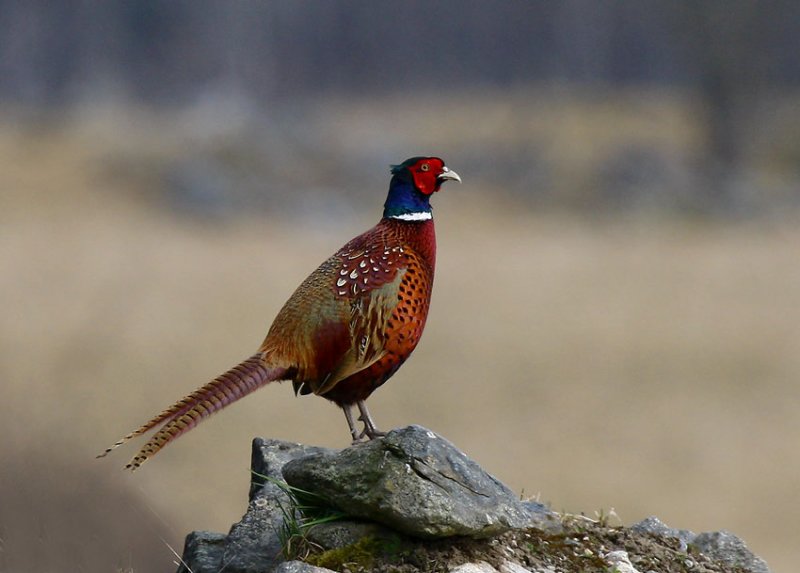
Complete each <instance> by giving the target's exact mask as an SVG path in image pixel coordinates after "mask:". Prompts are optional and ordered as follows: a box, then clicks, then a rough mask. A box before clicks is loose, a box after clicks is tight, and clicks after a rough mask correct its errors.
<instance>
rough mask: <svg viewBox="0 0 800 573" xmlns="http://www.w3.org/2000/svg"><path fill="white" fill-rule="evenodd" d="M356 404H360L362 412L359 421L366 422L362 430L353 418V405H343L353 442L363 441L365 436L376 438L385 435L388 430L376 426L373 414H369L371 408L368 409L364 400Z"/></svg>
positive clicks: (359, 407)
mask: <svg viewBox="0 0 800 573" xmlns="http://www.w3.org/2000/svg"><path fill="white" fill-rule="evenodd" d="M356 406H358V411H359V413H360V416H359V417H358V421H359V422H361V423H363V424H364V428H363V429H362V430H361V431H359V429H358V428H357V427H356V420H355V419H354V418H353V406H352V405H350V404H348V405H345V406H342V410H343V411H344V417H345V418H346V419H347V425H348V426H349V427H350V436H351V437H352V438H353V441H352V444H353V445H355V444H358V443H361V442H362V441H363V440H364V438H369V439H370V440H374V439H375V438H381V437H383V436H385V435H386V432H381V431H380V430H379V429H378V428H377V427H376V426H375V421H374V420H373V419H372V416H370V415H369V410H367V404H366V403H365V402H364V400H360V401H358V402H356Z"/></svg>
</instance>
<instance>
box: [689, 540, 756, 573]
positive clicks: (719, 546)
mask: <svg viewBox="0 0 800 573" xmlns="http://www.w3.org/2000/svg"><path fill="white" fill-rule="evenodd" d="M691 544H692V546H693V547H695V548H696V549H697V550H698V551H700V553H703V554H705V555H707V556H708V557H711V558H712V559H717V560H718V561H721V562H722V563H725V564H726V565H730V566H735V567H741V568H742V569H744V570H745V571H747V572H748V573H769V567H768V566H767V563H766V561H764V560H763V559H761V558H760V557H758V556H757V555H755V554H754V553H753V552H752V551H750V549H748V548H747V545H745V543H744V541H742V540H741V539H740V538H738V537H737V536H735V535H734V534H733V533H730V532H729V531H724V530H723V531H713V532H710V533H701V534H700V535H698V536H697V537H695V538H694V540H693V541H692V543H691Z"/></svg>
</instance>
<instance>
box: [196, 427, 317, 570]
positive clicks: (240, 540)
mask: <svg viewBox="0 0 800 573" xmlns="http://www.w3.org/2000/svg"><path fill="white" fill-rule="evenodd" d="M330 451H331V450H327V449H325V448H317V447H313V446H305V445H303V444H295V443H291V442H284V441H281V440H263V439H261V438H256V439H254V440H253V449H252V458H251V470H252V481H251V485H250V495H249V498H250V503H249V504H248V507H247V513H245V515H244V517H242V519H241V521H239V522H238V523H236V524H234V525H233V527H231V530H230V533H228V537H227V539H226V541H225V552H224V554H223V563H225V571H226V572H229V573H234V572H235V573H251V572H252V573H256V572H258V573H260V572H263V571H267V570H269V569H272V568H274V567H275V566H276V565H277V564H278V563H280V562H281V561H283V559H284V558H283V556H282V555H281V542H280V539H279V538H278V535H277V531H279V529H280V526H281V524H282V523H283V509H288V508H289V507H290V499H289V496H288V495H287V494H286V492H285V491H284V490H283V489H281V487H280V486H279V485H278V484H277V483H276V481H278V482H280V481H282V478H281V469H282V468H283V465H284V464H286V463H287V462H289V461H291V460H294V459H297V458H302V457H304V456H308V455H312V454H322V453H329V452H330ZM195 573H197V572H196V571H195Z"/></svg>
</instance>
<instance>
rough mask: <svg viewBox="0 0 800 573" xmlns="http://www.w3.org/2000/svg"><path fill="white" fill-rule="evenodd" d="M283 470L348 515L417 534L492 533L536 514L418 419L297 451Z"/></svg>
mask: <svg viewBox="0 0 800 573" xmlns="http://www.w3.org/2000/svg"><path fill="white" fill-rule="evenodd" d="M283 476H284V478H285V479H286V482H287V483H288V484H290V485H292V486H295V487H298V488H300V489H304V490H308V491H313V492H314V493H315V494H316V495H318V496H320V497H321V498H322V499H324V500H325V501H326V502H327V503H330V504H331V505H332V506H334V507H336V508H338V509H340V510H341V511H343V512H344V513H346V514H347V515H350V516H353V517H358V518H363V519H368V520H372V521H376V522H378V523H382V524H384V525H387V526H388V527H390V528H392V529H395V530H397V531H400V532H402V533H406V534H408V535H411V536H415V537H422V538H435V537H449V536H454V535H461V536H469V537H490V536H493V535H498V534H500V533H503V532H505V531H508V530H510V529H522V528H526V527H531V526H532V525H534V523H535V521H536V519H535V517H534V510H533V509H532V507H531V506H527V505H525V504H524V503H523V502H521V501H520V500H519V498H518V497H517V496H516V495H514V493H513V492H512V491H511V490H510V489H508V488H507V487H506V486H505V485H503V484H502V483H501V482H500V481H498V480H497V479H496V478H494V477H493V476H491V475H489V474H488V473H486V472H485V471H484V470H483V469H482V468H481V467H480V466H479V465H478V464H477V463H475V462H474V461H472V460H471V459H469V458H468V457H467V456H466V454H464V453H463V452H462V451H461V450H459V449H458V448H456V447H455V446H454V445H453V444H451V443H450V442H448V441H447V440H445V439H444V438H442V437H441V436H438V435H436V434H434V433H433V432H431V431H430V430H427V429H425V428H422V427H420V426H409V427H407V428H402V429H399V430H393V431H391V432H389V433H388V434H387V435H386V437H384V438H382V439H378V440H372V441H370V442H366V443H363V444H357V445H355V446H353V447H350V448H347V449H345V450H341V451H336V452H330V451H328V452H319V453H316V454H312V455H309V456H305V457H303V458H299V459H295V460H293V461H291V462H289V463H287V464H286V465H285V466H284V467H283Z"/></svg>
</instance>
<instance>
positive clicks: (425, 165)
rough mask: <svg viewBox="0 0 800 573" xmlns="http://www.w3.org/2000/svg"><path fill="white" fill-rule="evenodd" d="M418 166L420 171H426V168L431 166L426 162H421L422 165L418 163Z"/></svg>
mask: <svg viewBox="0 0 800 573" xmlns="http://www.w3.org/2000/svg"><path fill="white" fill-rule="evenodd" d="M419 168H420V169H421V170H422V171H427V170H428V169H430V168H431V166H430V165H428V164H427V163H423V164H422V165H420V166H419Z"/></svg>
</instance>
